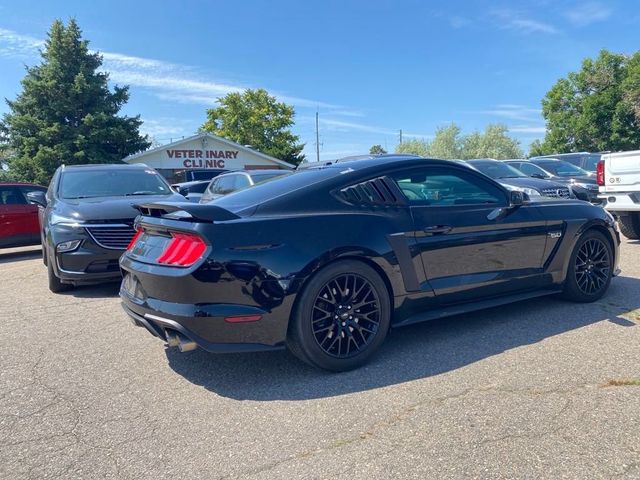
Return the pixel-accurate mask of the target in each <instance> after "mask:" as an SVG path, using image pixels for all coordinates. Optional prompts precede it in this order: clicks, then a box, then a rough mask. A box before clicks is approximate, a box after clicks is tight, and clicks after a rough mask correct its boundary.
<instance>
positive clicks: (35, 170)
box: [0, 19, 149, 184]
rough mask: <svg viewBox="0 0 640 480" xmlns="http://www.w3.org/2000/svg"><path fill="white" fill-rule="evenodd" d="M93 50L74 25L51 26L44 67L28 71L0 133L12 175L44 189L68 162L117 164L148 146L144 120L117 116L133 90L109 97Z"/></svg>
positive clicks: (99, 60) (0, 124) (125, 89)
mask: <svg viewBox="0 0 640 480" xmlns="http://www.w3.org/2000/svg"><path fill="white" fill-rule="evenodd" d="M88 44H89V42H88V41H87V40H83V39H82V32H81V30H80V28H79V27H78V24H77V23H76V21H75V20H73V19H72V20H70V21H69V22H68V24H67V25H66V26H65V25H64V24H63V23H62V22H61V21H60V20H56V21H55V22H53V25H52V26H51V29H50V30H49V33H48V35H47V40H46V43H45V46H44V49H43V50H42V52H41V56H42V62H41V63H40V64H39V65H37V66H35V67H27V74H26V76H25V77H24V78H23V79H22V92H21V93H20V94H19V95H18V97H17V98H16V99H15V100H13V101H9V100H7V104H8V106H9V112H8V113H6V114H5V115H4V116H3V118H2V122H0V133H1V134H2V136H3V137H4V138H5V139H6V140H7V142H8V145H9V146H10V147H11V148H12V149H13V150H14V151H15V158H14V159H13V160H11V163H10V166H11V171H12V172H13V173H14V174H15V175H16V176H18V177H19V178H21V179H23V180H28V181H35V182H40V183H44V184H46V183H47V182H48V181H49V180H50V178H51V176H52V175H53V172H54V171H55V169H56V168H58V166H60V165H61V164H63V163H64V164H82V163H113V162H120V161H121V159H122V158H124V157H126V156H127V155H129V154H131V153H135V152H139V151H141V150H144V149H146V148H147V147H148V146H149V142H148V141H147V138H146V137H143V136H141V135H140V133H139V127H140V125H141V123H142V122H141V120H140V118H139V117H122V116H118V115H117V114H118V112H119V111H120V109H121V108H122V106H123V105H124V104H125V103H126V102H127V100H128V99H129V91H128V87H119V86H115V87H114V91H113V92H111V91H110V90H109V86H108V79H109V75H108V74H107V73H104V72H101V71H98V69H99V68H100V66H101V65H102V57H101V56H100V55H99V54H98V53H93V52H91V51H89V49H88Z"/></svg>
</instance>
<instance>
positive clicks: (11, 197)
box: [0, 187, 27, 205]
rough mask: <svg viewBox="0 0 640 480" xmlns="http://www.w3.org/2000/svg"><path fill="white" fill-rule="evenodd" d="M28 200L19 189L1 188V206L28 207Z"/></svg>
mask: <svg viewBox="0 0 640 480" xmlns="http://www.w3.org/2000/svg"><path fill="white" fill-rule="evenodd" d="M26 204H27V199H26V198H25V197H24V195H23V194H22V192H21V191H20V189H19V188H18V187H0V205H26Z"/></svg>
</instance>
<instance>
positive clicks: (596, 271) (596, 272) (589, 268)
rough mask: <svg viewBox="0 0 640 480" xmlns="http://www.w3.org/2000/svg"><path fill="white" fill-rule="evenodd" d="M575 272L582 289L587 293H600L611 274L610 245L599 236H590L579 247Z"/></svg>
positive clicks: (579, 286)
mask: <svg viewBox="0 0 640 480" xmlns="http://www.w3.org/2000/svg"><path fill="white" fill-rule="evenodd" d="M574 274H575V277H576V283H577V285H578V288H579V289H580V291H581V292H582V293H584V294H586V295H593V294H596V293H598V292H599V291H600V290H601V289H602V287H603V286H604V285H605V284H606V283H607V281H608V280H609V277H610V275H611V261H610V259H609V249H608V245H606V244H605V243H604V241H603V240H601V239H599V238H590V239H588V240H587V241H586V242H584V243H583V244H582V245H580V248H579V249H578V254H577V255H576V260H575V268H574Z"/></svg>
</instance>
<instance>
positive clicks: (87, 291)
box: [59, 281, 120, 298]
mask: <svg viewBox="0 0 640 480" xmlns="http://www.w3.org/2000/svg"><path fill="white" fill-rule="evenodd" d="M119 291H120V281H115V282H109V283H101V284H98V285H82V286H79V287H74V288H72V289H71V290H68V291H66V292H62V293H60V294H59V295H70V296H72V297H76V298H114V297H117V296H118V292H119Z"/></svg>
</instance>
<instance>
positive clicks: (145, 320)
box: [122, 301, 284, 353]
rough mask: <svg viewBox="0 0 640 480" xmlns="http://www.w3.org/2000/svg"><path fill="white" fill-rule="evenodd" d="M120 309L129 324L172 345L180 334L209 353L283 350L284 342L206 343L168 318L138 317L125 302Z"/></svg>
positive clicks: (146, 315) (149, 315)
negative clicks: (268, 343) (266, 343)
mask: <svg viewBox="0 0 640 480" xmlns="http://www.w3.org/2000/svg"><path fill="white" fill-rule="evenodd" d="M122 309H123V310H124V311H125V313H126V314H127V315H129V318H130V319H131V322H132V323H133V324H134V325H135V326H137V327H143V328H146V329H147V331H148V332H149V333H150V334H151V335H153V336H154V337H157V338H159V339H160V340H162V341H164V342H166V343H167V344H169V346H178V345H172V337H175V336H176V333H177V334H180V335H181V336H182V337H184V339H186V340H187V341H191V342H194V343H195V344H196V345H197V346H198V347H200V348H202V349H204V350H206V351H207V352H211V353H241V352H264V351H273V350H283V349H284V342H283V343H282V344H278V345H265V344H262V343H216V342H211V341H208V340H206V339H204V338H202V337H200V336H199V335H196V334H195V333H194V332H193V331H191V330H189V329H187V328H185V327H184V325H182V324H181V323H179V322H177V321H175V320H171V319H168V318H163V317H159V316H157V315H152V314H148V313H147V314H144V315H140V314H138V313H136V312H134V311H133V310H131V309H130V308H129V307H128V306H127V303H126V302H124V301H123V302H122Z"/></svg>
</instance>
